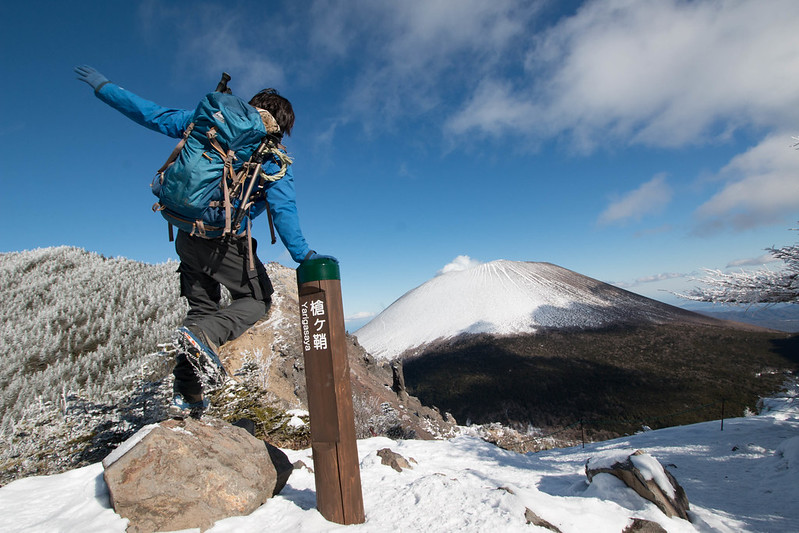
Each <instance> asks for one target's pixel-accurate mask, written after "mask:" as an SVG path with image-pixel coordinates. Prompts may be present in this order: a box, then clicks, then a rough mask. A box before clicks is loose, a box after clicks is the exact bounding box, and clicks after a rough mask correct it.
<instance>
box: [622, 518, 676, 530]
mask: <svg viewBox="0 0 799 533" xmlns="http://www.w3.org/2000/svg"><path fill="white" fill-rule="evenodd" d="M621 533H668V531H666V530H665V529H664V528H663V526H661V525H660V524H658V523H657V522H652V521H651V520H644V519H643V518H633V521H632V523H631V524H630V525H629V526H627V527H625V528H624V531H622V532H621Z"/></svg>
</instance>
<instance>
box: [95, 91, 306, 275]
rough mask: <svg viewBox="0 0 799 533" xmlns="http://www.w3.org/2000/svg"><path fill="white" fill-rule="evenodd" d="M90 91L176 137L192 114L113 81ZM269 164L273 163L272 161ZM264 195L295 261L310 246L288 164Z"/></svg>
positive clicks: (135, 118) (269, 170)
mask: <svg viewBox="0 0 799 533" xmlns="http://www.w3.org/2000/svg"><path fill="white" fill-rule="evenodd" d="M94 94H95V96H97V98H99V99H100V100H102V101H103V102H105V103H106V104H108V105H110V106H111V107H113V108H114V109H116V110H117V111H119V112H120V113H122V114H123V115H125V116H126V117H128V118H129V119H131V120H133V121H134V122H136V123H138V124H141V125H142V126H144V127H146V128H149V129H151V130H153V131H157V132H159V133H163V134H164V135H168V136H170V137H175V138H178V139H179V138H181V137H183V132H184V131H185V130H186V128H187V127H188V125H189V124H190V123H191V120H192V117H193V116H194V110H193V109H191V110H188V109H170V108H166V107H162V106H160V105H158V104H156V103H154V102H151V101H149V100H145V99H144V98H141V97H140V96H137V95H135V94H133V93H132V92H130V91H128V90H126V89H123V88H122V87H120V86H118V85H115V84H113V83H106V84H105V85H102V86H100V88H99V90H97V91H95V93H94ZM272 164H273V165H274V163H272ZM264 170H265V171H266V172H267V173H274V172H275V171H276V168H269V167H267V168H265V169H264ZM266 198H267V200H268V202H269V210H270V212H271V214H272V220H273V222H274V223H275V229H276V230H277V233H278V235H279V236H280V240H281V241H282V242H283V244H284V245H285V247H286V249H287V250H288V251H289V253H290V254H291V257H292V259H294V260H295V261H296V262H298V263H300V262H302V260H303V259H305V257H306V256H307V255H308V253H309V252H310V248H309V247H308V243H307V242H306V241H305V237H304V236H303V234H302V230H300V221H299V216H298V215H297V204H296V193H295V190H294V174H293V173H292V170H291V165H289V167H288V170H287V172H286V175H285V176H284V177H283V178H282V179H280V180H278V181H273V182H269V183H267V184H266ZM264 207H265V206H263V205H261V206H259V205H257V204H256V206H254V212H255V213H256V214H257V213H260V212H262V211H263V209H264Z"/></svg>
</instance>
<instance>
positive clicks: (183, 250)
mask: <svg viewBox="0 0 799 533" xmlns="http://www.w3.org/2000/svg"><path fill="white" fill-rule="evenodd" d="M257 244H258V243H257V242H256V241H255V239H253V256H254V257H253V259H254V262H255V272H250V270H249V252H248V246H247V239H246V238H245V237H236V238H232V239H226V238H217V239H203V238H202V237H195V236H191V235H189V234H188V233H186V232H184V231H179V232H178V235H177V238H176V239H175V249H176V251H177V253H178V257H180V267H179V268H178V272H179V273H180V293H181V296H184V297H185V298H186V299H187V300H188V302H189V312H188V314H187V315H186V319H185V320H184V321H183V325H184V326H185V327H187V328H188V329H189V330H191V332H192V333H194V334H195V335H197V336H198V338H200V339H201V340H203V342H205V343H206V344H208V345H209V346H210V347H211V348H212V349H214V350H218V348H219V346H221V345H222V344H224V343H226V342H227V341H230V340H233V339H235V338H236V337H238V336H239V335H241V334H242V333H244V332H245V331H247V330H248V329H249V328H250V327H251V326H252V325H253V324H255V323H256V322H257V321H258V320H259V319H260V318H261V317H263V316H264V315H265V314H266V312H267V310H268V309H269V305H270V303H271V295H272V292H274V290H273V288H272V282H271V281H270V280H269V276H268V275H267V273H266V269H265V268H264V265H263V263H261V261H260V260H259V259H258V256H257V254H256V249H257ZM222 286H224V287H226V288H227V289H228V291H230V295H231V299H232V302H231V304H230V305H228V306H226V307H222V306H220V300H221V297H222V292H221V287H222ZM173 373H174V375H175V392H179V393H181V394H183V395H184V397H185V398H186V399H187V400H189V401H198V400H199V399H200V398H201V397H202V386H201V384H200V380H199V378H198V377H197V376H196V374H195V372H194V368H193V367H192V366H191V363H190V362H189V361H187V360H186V358H185V356H181V355H179V356H178V358H177V361H176V365H175V370H174V372H173Z"/></svg>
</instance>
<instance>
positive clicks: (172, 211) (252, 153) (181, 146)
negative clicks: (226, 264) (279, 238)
mask: <svg viewBox="0 0 799 533" xmlns="http://www.w3.org/2000/svg"><path fill="white" fill-rule="evenodd" d="M227 79H230V78H229V76H227ZM226 81H227V80H226V79H225V76H223V82H225V83H220V86H219V87H217V92H212V93H209V94H207V95H206V96H205V97H204V98H203V99H202V100H201V101H200V103H199V105H198V106H197V108H196V109H195V111H194V115H193V117H192V122H191V123H190V124H189V126H188V127H187V128H186V131H185V132H184V134H183V138H182V139H181V140H180V142H179V143H178V145H177V146H176V147H175V149H174V150H173V151H172V154H170V156H169V158H168V159H167V161H166V163H164V165H163V166H162V167H161V168H160V169H159V170H158V172H157V174H156V176H155V178H154V179H153V182H152V191H153V194H155V195H156V196H157V197H158V202H157V203H156V204H155V205H154V206H153V210H154V211H157V212H160V213H161V215H162V216H163V217H164V218H165V219H166V220H167V222H169V237H170V240H172V239H173V238H174V236H173V232H172V228H173V226H177V227H178V228H179V229H181V230H183V231H186V232H187V233H189V234H191V235H197V236H200V237H205V238H215V237H221V236H226V235H237V234H238V233H240V232H241V224H242V221H243V220H245V219H246V222H247V226H246V232H247V236H248V240H249V241H250V242H251V234H250V220H251V219H252V218H254V217H256V216H258V215H259V214H260V213H261V212H263V211H264V210H265V211H266V212H267V214H268V217H269V228H270V233H271V237H272V243H273V244H274V243H275V241H276V239H275V234H274V226H273V224H272V217H271V214H270V213H269V206H268V204H266V191H265V188H264V185H265V182H268V181H277V180H279V179H280V178H282V177H283V176H284V175H285V174H286V170H287V168H288V165H290V164H291V159H290V158H289V157H288V156H287V155H286V154H285V153H284V152H283V151H282V150H281V148H282V146H281V145H280V138H279V137H278V135H277V134H278V133H279V130H280V128H279V127H278V125H277V122H276V121H275V119H274V117H272V115H270V114H269V113H268V112H267V111H265V110H262V109H256V108H254V107H252V106H251V105H249V104H248V103H247V102H245V101H244V100H242V99H241V98H238V97H237V96H234V95H233V94H230V91H229V90H228V89H227V88H226ZM220 89H222V90H220ZM270 162H273V163H275V165H276V166H277V167H278V170H277V171H276V172H275V173H273V174H267V173H266V172H265V171H264V170H263V168H264V167H265V166H266V165H268V164H269V163H270ZM270 168H271V167H270ZM256 202H257V203H258V205H257V206H256ZM261 202H263V203H261ZM250 247H251V244H250ZM250 255H251V256H252V254H250Z"/></svg>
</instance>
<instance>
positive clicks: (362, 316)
mask: <svg viewBox="0 0 799 533" xmlns="http://www.w3.org/2000/svg"><path fill="white" fill-rule="evenodd" d="M374 316H375V314H374V313H372V312H369V311H361V312H359V313H354V314H352V315H350V316H347V317H344V321H345V322H351V321H354V320H364V319H367V318H372V317H374Z"/></svg>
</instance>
